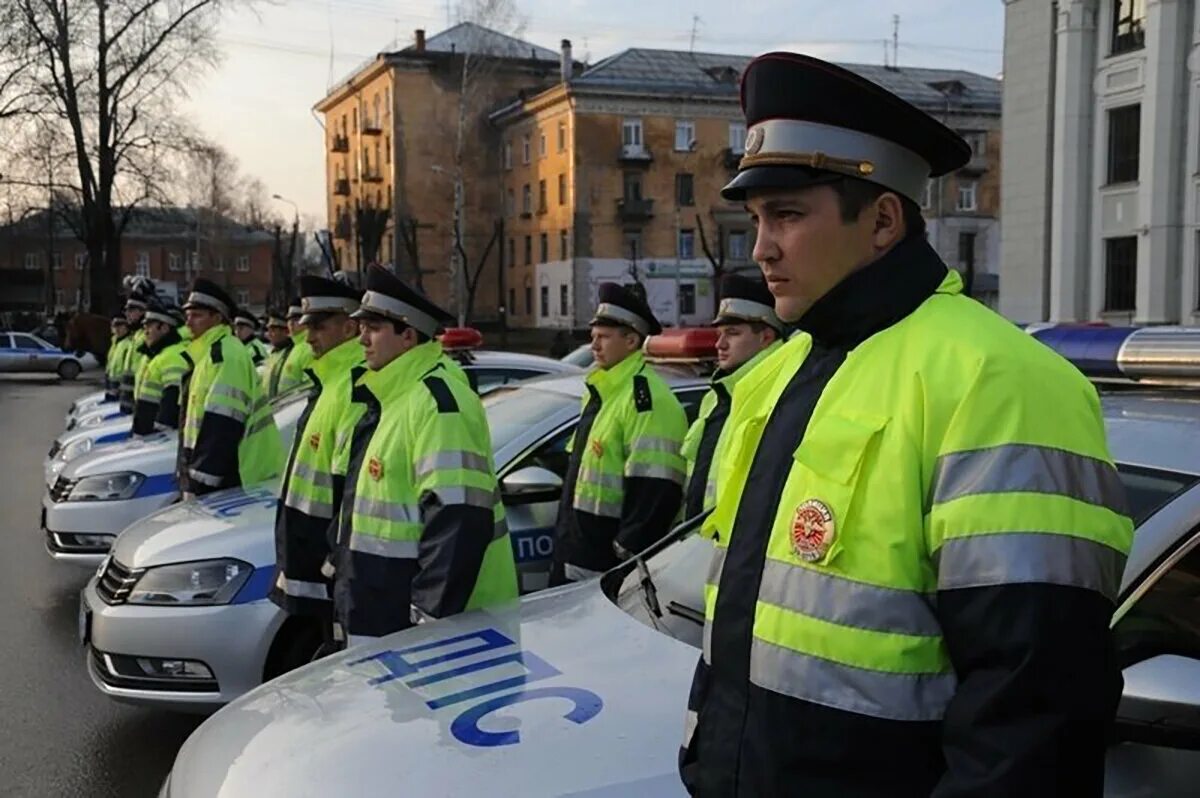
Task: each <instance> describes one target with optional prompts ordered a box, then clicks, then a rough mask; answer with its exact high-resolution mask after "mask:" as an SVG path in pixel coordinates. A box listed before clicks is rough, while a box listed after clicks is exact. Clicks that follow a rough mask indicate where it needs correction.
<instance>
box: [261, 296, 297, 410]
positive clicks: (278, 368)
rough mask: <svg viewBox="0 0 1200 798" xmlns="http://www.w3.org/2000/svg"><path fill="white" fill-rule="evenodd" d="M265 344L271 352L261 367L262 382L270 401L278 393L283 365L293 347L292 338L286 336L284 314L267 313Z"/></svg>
mask: <svg viewBox="0 0 1200 798" xmlns="http://www.w3.org/2000/svg"><path fill="white" fill-rule="evenodd" d="M267 343H268V344H270V345H271V351H270V353H268V354H267V362H266V366H264V367H263V373H262V382H263V390H264V391H265V392H266V395H267V398H268V399H272V398H274V397H275V396H276V395H277V394H278V393H279V380H280V378H281V377H282V376H283V364H284V363H285V362H286V361H287V356H288V354H290V353H291V351H292V347H293V346H295V342H293V341H292V337H291V336H290V335H288V323H287V314H286V313H279V312H278V311H274V310H271V311H268V312H267Z"/></svg>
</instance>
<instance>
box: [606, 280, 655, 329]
mask: <svg viewBox="0 0 1200 798" xmlns="http://www.w3.org/2000/svg"><path fill="white" fill-rule="evenodd" d="M597 298H598V299H599V303H598V304H597V305H596V314H595V316H593V318H592V322H591V323H592V324H623V325H625V326H626V327H632V328H633V329H634V330H636V331H637V332H639V333H641V334H642V335H658V334H659V333H661V332H662V325H661V324H659V323H658V319H656V318H655V317H654V311H652V310H650V306H649V305H647V304H646V300H644V299H642V298H641V297H640V296H638V295H637V294H635V293H634V292H633V291H632V290H630V289H629V288H628V287H626V286H623V285H621V284H620V283H600V285H599V286H598V288H597Z"/></svg>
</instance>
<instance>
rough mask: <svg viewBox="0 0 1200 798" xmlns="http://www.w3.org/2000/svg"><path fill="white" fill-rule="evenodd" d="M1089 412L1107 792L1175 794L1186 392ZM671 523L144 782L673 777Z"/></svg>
mask: <svg viewBox="0 0 1200 798" xmlns="http://www.w3.org/2000/svg"><path fill="white" fill-rule="evenodd" d="M1125 335H1126V336H1128V335H1129V333H1128V331H1126V333H1125ZM1139 335H1141V334H1140V333H1139ZM1141 338H1142V340H1141V341H1134V342H1132V344H1133V345H1131V342H1130V341H1128V340H1125V341H1124V342H1123V344H1122V347H1123V348H1121V347H1119V348H1120V349H1121V351H1122V354H1123V355H1125V356H1127V357H1125V358H1124V360H1123V361H1122V359H1121V358H1118V357H1114V358H1113V360H1112V361H1111V362H1110V363H1109V364H1106V366H1105V367H1106V368H1108V369H1110V370H1111V372H1112V373H1114V374H1116V375H1117V376H1119V377H1121V378H1128V377H1135V376H1138V375H1139V374H1140V373H1141V372H1140V370H1139V367H1138V366H1137V363H1138V362H1139V358H1144V357H1146V352H1148V351H1150V350H1153V349H1154V348H1155V347H1158V346H1160V345H1165V344H1166V343H1167V339H1166V338H1160V337H1156V336H1155V335H1141ZM1060 343H1061V342H1060ZM1177 343H1178V342H1176V344H1177ZM1198 349H1200V347H1198ZM1159 351H1160V352H1161V351H1162V350H1161V349H1160V350H1159ZM1196 358H1197V362H1198V363H1200V354H1198V355H1196ZM1156 377H1158V378H1166V377H1167V375H1164V374H1163V373H1161V372H1160V373H1159V374H1157V375H1156ZM1103 411H1104V417H1105V423H1106V427H1107V430H1108V435H1109V440H1110V445H1111V448H1112V451H1113V454H1114V457H1115V459H1116V460H1117V462H1118V467H1119V471H1120V475H1121V479H1122V481H1123V482H1124V484H1125V486H1126V488H1127V490H1128V493H1129V499H1130V505H1131V512H1132V513H1133V515H1134V516H1135V522H1136V524H1137V533H1136V536H1135V541H1134V547H1133V551H1132V553H1131V556H1130V558H1129V560H1128V562H1127V565H1126V568H1125V573H1124V577H1123V581H1122V590H1121V597H1120V606H1119V609H1118V610H1117V612H1116V614H1115V615H1114V619H1113V627H1114V634H1115V638H1116V642H1117V646H1118V649H1119V652H1120V655H1121V657H1122V663H1123V666H1124V677H1125V691H1124V695H1123V698H1122V702H1121V706H1120V710H1119V713H1118V719H1119V720H1118V725H1117V736H1116V739H1115V740H1114V742H1113V744H1112V746H1111V748H1110V749H1109V754H1108V758H1107V771H1108V772H1107V775H1106V780H1105V795H1106V796H1109V798H1134V797H1135V796H1146V795H1155V796H1164V797H1165V798H1183V796H1192V795H1194V794H1195V785H1196V784H1197V783H1200V750H1196V748H1197V745H1196V744H1197V741H1198V739H1200V738H1198V735H1200V689H1198V688H1197V685H1200V602H1197V599H1196V595H1197V591H1196V585H1197V584H1200V401H1198V400H1197V398H1195V395H1189V394H1187V393H1185V392H1170V391H1161V390H1137V391H1126V392H1117V393H1111V394H1107V395H1106V396H1105V397H1104V399H1103ZM688 531H690V529H689V528H688V525H684V526H683V527H681V528H679V529H677V530H675V532H674V533H673V534H672V535H670V536H668V537H667V538H666V539H664V541H662V542H661V543H659V544H658V545H656V546H655V547H653V548H652V549H651V550H649V551H648V552H646V554H645V555H644V556H643V557H641V558H639V559H637V560H634V561H631V562H628V563H625V564H623V565H621V566H619V567H617V568H616V569H614V570H613V571H611V572H609V573H607V574H606V575H604V576H603V577H601V578H599V579H596V580H592V581H590V582H587V583H581V584H576V585H570V586H566V587H563V588H558V589H555V590H551V591H546V592H543V593H540V594H537V595H534V596H528V597H525V598H523V599H521V600H520V601H519V602H517V603H514V604H512V605H509V606H507V607H504V608H501V609H494V610H491V611H476V612H471V613H466V614H463V615H459V616H456V617H453V618H448V619H445V620H442V621H438V622H435V623H428V624H425V625H422V626H419V627H416V628H413V629H409V630H406V631H404V632H399V633H397V634H394V635H390V636H388V637H386V638H383V639H381V640H379V641H375V642H373V643H371V644H366V645H362V646H358V647H356V648H353V649H351V650H348V651H345V652H342V653H341V654H339V655H336V656H334V657H330V658H327V659H324V660H321V661H319V662H316V663H313V664H311V665H308V666H306V667H304V668H301V669H299V670H296V671H294V672H292V673H289V674H287V675H285V676H282V677H280V678H278V679H276V680H274V681H272V682H270V683H268V684H265V685H263V686H262V687H259V688H258V689H256V690H254V691H252V692H250V693H248V694H247V695H245V696H242V697H241V698H239V699H238V700H236V701H234V702H233V703H232V704H230V705H229V706H227V707H225V708H224V709H222V710H221V711H219V712H218V713H217V714H216V715H214V716H213V717H212V718H210V719H209V720H207V721H206V722H205V723H204V724H203V725H201V726H200V727H199V728H198V729H197V730H196V732H194V733H193V734H192V736H191V737H190V738H189V739H188V740H187V742H186V743H185V744H184V746H183V748H182V749H181V750H180V752H179V755H178V757H177V759H176V761H175V767H174V770H173V772H172V774H171V776H170V777H169V778H168V780H167V783H166V784H164V786H163V789H162V791H161V796H163V797H164V798H208V797H210V796H216V795H220V796H222V798H248V797H249V796H254V798H260V797H269V796H291V795H299V794H307V795H321V794H333V795H376V794H383V793H386V792H395V791H397V790H400V791H402V792H403V793H405V794H411V795H471V794H475V793H482V794H489V795H521V796H543V795H544V796H550V795H580V796H582V795H586V796H589V798H601V797H607V796H613V797H614V798H615V796H682V795H684V794H685V793H684V791H683V788H682V786H681V785H680V783H679V779H678V776H677V775H676V753H677V750H678V748H677V747H678V745H679V741H680V740H681V738H682V734H683V725H684V715H685V705H686V700H687V694H688V688H689V685H690V682H691V678H692V673H693V671H694V668H695V665H696V661H697V659H698V658H699V656H700V644H701V635H702V629H703V609H702V607H703V604H702V598H701V591H702V586H703V584H704V582H705V574H706V572H707V569H708V565H709V559H710V553H711V549H710V547H709V544H708V542H707V541H705V540H703V539H701V538H698V537H696V536H690V535H688V534H687V532H688ZM397 785H403V786H402V787H398V786H397Z"/></svg>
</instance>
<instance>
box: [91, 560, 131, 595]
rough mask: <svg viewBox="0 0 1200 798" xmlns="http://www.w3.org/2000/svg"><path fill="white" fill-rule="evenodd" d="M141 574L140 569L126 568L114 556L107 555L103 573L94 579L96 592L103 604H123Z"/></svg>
mask: <svg viewBox="0 0 1200 798" xmlns="http://www.w3.org/2000/svg"><path fill="white" fill-rule="evenodd" d="M141 575H142V572H141V571H140V570H133V569H130V568H126V567H125V566H124V565H121V563H119V562H117V559H116V558H115V557H109V559H108V565H106V566H105V567H104V573H102V574H100V578H99V579H97V580H96V592H97V593H99V594H100V598H102V599H103V600H104V603H105V604H124V603H125V600H126V599H128V598H129V592H130V591H131V590H133V586H134V585H136V584H137V580H138V578H139V577H140V576H141Z"/></svg>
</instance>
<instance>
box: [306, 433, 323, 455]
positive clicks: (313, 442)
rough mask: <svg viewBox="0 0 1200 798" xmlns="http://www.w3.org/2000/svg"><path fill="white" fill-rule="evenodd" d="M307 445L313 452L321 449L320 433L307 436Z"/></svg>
mask: <svg viewBox="0 0 1200 798" xmlns="http://www.w3.org/2000/svg"><path fill="white" fill-rule="evenodd" d="M308 445H309V446H311V447H312V450H313V451H314V452H315V451H317V450H318V449H320V448H321V433H319V432H314V433H313V434H312V435H309V436H308Z"/></svg>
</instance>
